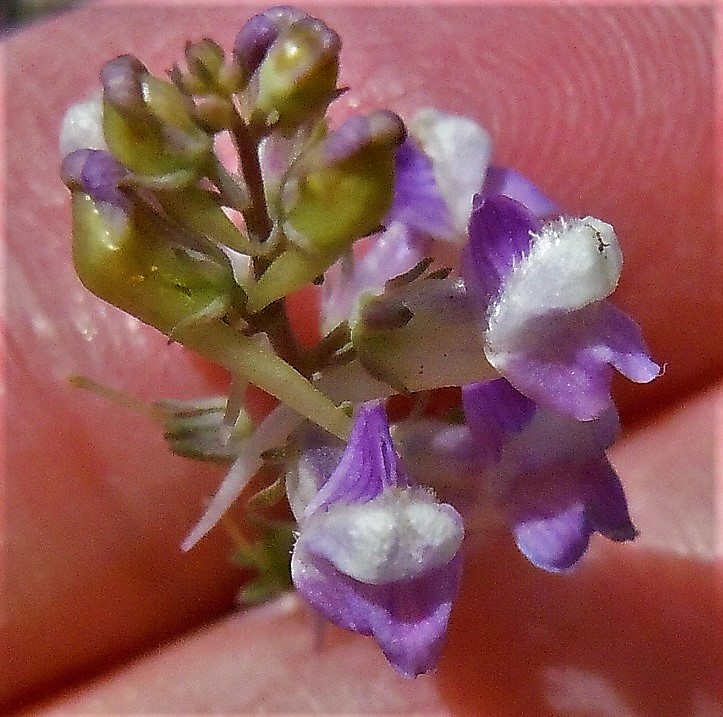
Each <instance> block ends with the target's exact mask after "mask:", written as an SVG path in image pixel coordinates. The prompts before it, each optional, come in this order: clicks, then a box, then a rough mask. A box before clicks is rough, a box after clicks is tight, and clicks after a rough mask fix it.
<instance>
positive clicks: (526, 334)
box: [463, 195, 660, 420]
mask: <svg viewBox="0 0 723 717" xmlns="http://www.w3.org/2000/svg"><path fill="white" fill-rule="evenodd" d="M621 266H622V255H621V253H620V249H619V246H618V243H617V239H616V237H615V233H614V232H613V229H612V227H611V226H610V225H609V224H605V223H604V222H601V221H600V220H599V219H593V218H591V217H586V218H584V219H565V218H563V219H560V220H558V221H553V222H548V223H546V224H543V223H542V221H541V220H540V219H539V218H538V217H537V216H536V215H535V214H533V213H532V212H531V211H529V210H528V209H527V208H525V207H524V206H523V205H522V204H520V203H519V202H516V201H514V200H512V199H510V198H508V197H506V196H502V195H496V196H492V197H489V198H485V197H483V196H481V195H478V196H477V197H476V198H475V202H474V207H473V210H472V216H471V219H470V226H469V245H468V247H467V248H466V250H465V253H464V256H463V275H464V279H465V284H466V286H467V289H468V291H469V292H470V294H471V295H472V297H473V298H474V300H475V301H476V302H477V304H478V305H479V307H480V310H481V313H482V330H483V331H484V333H485V343H486V350H485V353H486V356H487V359H488V360H489V362H490V363H491V364H492V365H493V366H494V367H495V368H496V369H497V370H498V371H499V372H500V373H501V374H502V375H503V376H504V377H505V378H507V379H508V380H509V381H510V383H512V384H513V385H514V386H515V388H517V389H518V390H519V391H520V392H521V393H523V394H525V396H528V397H529V398H531V399H533V400H534V401H536V402H537V403H539V404H541V405H545V406H549V407H551V408H554V409H556V410H558V411H561V412H563V413H566V414H568V415H571V416H573V417H575V418H578V419H581V420H589V419H592V418H596V417H598V416H600V415H601V414H602V413H603V412H604V411H605V410H606V409H607V408H608V407H609V406H610V405H611V399H610V382H611V379H612V374H613V368H615V369H617V370H618V371H620V372H621V373H622V374H624V375H625V376H627V377H628V378H630V379H631V380H633V381H636V382H640V383H644V382H647V381H651V380H652V379H653V378H655V377H656V376H657V375H658V374H659V373H660V368H659V366H658V365H657V364H655V363H654V362H653V361H652V360H651V359H650V357H649V356H648V352H647V350H646V348H645V346H644V344H643V341H642V338H641V335H640V330H639V329H638V327H637V325H636V324H635V322H634V321H633V320H632V319H631V318H630V317H628V316H627V315H626V314H624V313H623V312H622V311H620V310H619V309H617V308H615V307H614V306H612V305H611V304H610V303H608V302H607V301H605V298H606V297H607V296H608V295H609V294H610V293H612V291H613V290H614V289H615V287H616V285H617V281H618V277H619V275H620V269H621Z"/></svg>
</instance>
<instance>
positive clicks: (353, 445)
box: [304, 401, 409, 519]
mask: <svg viewBox="0 0 723 717" xmlns="http://www.w3.org/2000/svg"><path fill="white" fill-rule="evenodd" d="M407 485H409V479H408V478H407V475H406V473H405V472H404V469H403V467H402V465H401V463H400V461H399V458H398V457H397V454H396V453H395V451H394V445H393V444H392V437H391V435H390V434H389V423H388V422H387V416H386V412H385V410H384V405H383V404H382V403H381V402H379V401H370V402H369V403H364V404H362V405H361V406H359V407H358V408H357V412H356V418H355V421H354V428H353V429H352V432H351V436H350V437H349V443H348V444H347V447H346V450H345V451H344V454H343V455H342V457H341V460H340V461H339V465H338V466H337V467H336V470H335V471H334V473H333V474H332V475H331V477H330V478H329V480H328V481H327V482H326V484H325V485H324V486H323V488H322V489H321V490H320V491H319V492H318V494H317V495H316V498H315V499H314V500H313V501H311V503H309V505H307V507H306V510H305V511H304V515H305V518H307V519H308V518H309V517H310V516H312V515H313V514H314V513H315V512H317V511H319V510H324V509H325V508H327V507H328V506H330V505H332V504H334V503H339V502H341V503H357V502H361V503H365V502H367V501H370V500H372V499H373V498H376V497H377V496H378V495H380V494H381V493H382V491H383V490H384V489H385V488H389V487H405V486H407Z"/></svg>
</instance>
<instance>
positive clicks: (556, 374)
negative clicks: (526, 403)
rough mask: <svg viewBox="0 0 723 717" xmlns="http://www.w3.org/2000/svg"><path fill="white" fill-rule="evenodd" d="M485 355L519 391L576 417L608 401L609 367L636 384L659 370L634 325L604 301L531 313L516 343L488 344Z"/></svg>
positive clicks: (599, 408) (588, 415)
mask: <svg viewBox="0 0 723 717" xmlns="http://www.w3.org/2000/svg"><path fill="white" fill-rule="evenodd" d="M487 358H488V359H489V361H490V363H491V364H492V365H493V366H494V367H495V368H496V369H497V370H498V371H499V372H500V373H501V374H503V375H504V376H505V377H506V378H507V380H508V381H509V382H510V383H511V384H512V385H513V386H514V387H515V388H516V389H517V390H519V391H520V392H521V393H523V394H525V395H526V396H528V397H530V398H531V399H533V400H534V401H535V402H537V403H539V404H540V405H543V406H548V407H550V408H553V409H555V410H557V411H560V412H561V413H565V414H567V415H569V416H572V417H574V418H576V419H578V420H582V421H586V420H590V419H592V418H596V417H598V416H600V414H601V413H602V412H603V411H605V410H606V409H607V408H608V407H609V406H610V401H611V399H610V383H611V380H612V374H613V367H615V368H617V369H618V370H619V371H620V372H621V373H623V374H624V375H625V376H627V377H628V378H630V379H631V380H633V381H636V382H638V383H645V382H647V381H651V380H652V379H654V378H655V377H656V376H658V375H659V373H660V368H659V367H658V365H657V364H655V363H654V362H653V361H652V360H651V359H650V357H649V356H648V352H647V350H646V348H645V345H644V344H643V342H642V339H641V335H640V330H639V328H638V326H637V325H636V324H635V322H634V321H633V320H632V319H631V318H630V317H629V316H627V314H625V313H624V312H622V311H620V310H619V309H617V308H615V307H614V306H613V305H612V304H610V303H609V302H607V301H600V302H597V303H595V304H591V305H590V306H587V307H585V308H583V309H580V310H578V311H573V312H571V313H553V314H551V315H548V316H544V317H537V318H535V319H534V321H530V322H529V325H528V326H526V327H521V328H520V330H519V332H518V340H517V344H516V345H514V346H510V347H506V346H496V345H490V346H489V350H488V353H487Z"/></svg>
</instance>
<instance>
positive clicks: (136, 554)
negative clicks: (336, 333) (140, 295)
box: [0, 3, 723, 717]
mask: <svg viewBox="0 0 723 717" xmlns="http://www.w3.org/2000/svg"><path fill="white" fill-rule="evenodd" d="M130 4H131V3H122V5H123V6H122V7H121V6H119V3H114V5H112V6H105V7H89V8H86V9H82V10H80V11H77V12H75V13H73V14H70V15H67V16H64V17H61V18H58V19H56V20H54V21H52V22H49V23H45V24H41V25H38V26H36V27H33V28H30V29H28V30H26V31H24V32H22V33H20V34H19V35H17V36H15V37H12V38H10V39H9V40H8V41H7V42H6V46H5V49H6V50H7V54H6V56H7V58H8V63H7V64H8V72H7V73H6V74H5V75H4V79H5V81H6V98H7V125H6V126H7V132H8V136H9V138H10V141H9V142H8V143H6V144H5V145H4V147H5V151H6V152H7V163H6V166H7V167H8V168H9V172H8V173H7V175H6V176H7V193H6V197H7V206H6V207H5V208H4V211H5V213H6V217H7V226H8V230H9V231H8V250H7V254H6V260H7V266H8V271H7V272H6V286H7V307H8V311H7V312H6V313H5V316H7V317H8V319H7V322H6V326H5V332H4V333H5V338H4V341H5V348H4V351H5V354H6V359H7V360H6V367H7V369H6V377H7V381H8V386H9V392H8V393H7V394H6V395H7V396H9V400H8V401H7V402H6V405H5V411H6V414H7V417H8V423H7V425H8V431H7V436H8V443H7V456H8V459H7V461H8V462H7V465H8V467H9V471H8V474H9V476H10V480H9V482H8V488H7V492H6V495H7V498H8V510H7V512H6V515H7V521H6V525H7V531H6V536H7V537H6V544H7V549H6V553H5V556H6V566H7V570H8V576H9V579H8V580H7V581H6V582H5V585H4V587H5V588H6V590H7V596H6V599H7V601H8V602H7V605H8V608H9V612H8V613H7V615H8V619H6V620H5V621H3V622H1V623H0V644H2V645H3V646H7V648H9V650H10V654H11V656H12V661H13V662H12V666H11V668H10V669H7V670H3V671H2V673H0V702H5V701H12V702H14V703H15V704H18V703H19V702H20V701H25V702H29V701H33V700H37V699H41V698H42V699H49V698H51V697H52V694H53V691H54V690H57V689H59V688H60V687H70V688H72V691H71V693H70V694H69V695H68V694H66V695H65V696H64V697H62V698H59V700H60V701H59V702H56V703H55V706H56V707H57V708H58V709H63V710H64V711H66V712H70V713H77V712H81V711H92V712H96V713H102V712H105V711H111V710H113V711H117V712H121V713H123V712H131V711H136V712H149V711H161V710H162V711H179V712H181V711H185V712H191V711H198V710H201V711H206V712H210V711H214V712H241V713H243V712H248V711H252V710H254V709H257V708H259V707H261V706H262V707H263V709H264V710H266V711H274V710H278V711H290V710H294V711H301V712H309V711H322V710H323V711H326V712H332V713H333V712H349V711H352V712H354V711H374V710H376V711H387V712H389V711H405V710H406V711H416V712H429V711H433V712H435V713H436V714H460V713H473V714H480V715H486V714H489V715H504V716H505V717H516V716H517V715H522V714H535V715H542V716H543V717H544V716H546V715H548V714H549V715H552V714H560V713H561V712H560V711H562V713H566V711H567V713H574V714H585V713H586V712H585V708H584V707H580V704H581V700H584V699H589V700H591V701H592V704H594V705H595V706H596V709H597V710H602V712H601V711H597V712H595V714H621V713H625V709H628V711H630V712H632V713H635V714H638V713H640V714H655V715H662V716H668V715H670V716H671V717H672V716H673V715H683V714H685V715H688V714H696V712H695V710H696V709H698V710H699V712H698V713H699V714H716V713H719V712H720V710H721V704H723V699H722V697H721V694H720V687H718V686H717V683H716V680H715V679H714V675H715V674H716V669H715V668H716V665H717V664H718V663H717V662H716V660H715V651H716V650H717V649H721V647H723V645H722V644H721V636H720V631H719V630H715V629H712V626H713V625H715V624H716V623H715V619H716V615H713V612H712V611H713V610H714V609H717V608H714V606H712V605H711V597H712V594H713V590H714V587H715V585H716V582H718V585H719V586H720V583H719V581H718V578H717V576H716V569H715V562H714V557H713V556H714V554H715V548H716V546H715V540H714V526H713V517H714V510H713V499H714V488H713V483H712V481H713V480H714V476H713V468H712V465H713V462H712V460H711V455H712V451H713V446H714V439H716V438H720V435H717V436H714V435H713V431H714V415H715V414H714V412H715V409H716V396H717V395H719V394H716V393H715V392H714V391H713V389H712V388H710V387H712V386H713V384H714V383H715V380H716V378H717V376H718V373H719V367H720V365H721V360H722V359H723V340H721V339H722V338H723V336H722V335H721V330H720V324H719V322H718V324H716V323H715V321H714V319H713V317H715V316H717V315H719V312H720V303H721V296H720V288H719V287H720V280H719V278H720V276H719V267H716V266H714V261H713V260H712V258H713V257H715V255H716V254H715V247H716V246H717V244H716V240H717V235H716V232H715V225H714V218H715V214H714V210H715V207H714V204H713V197H712V191H713V189H712V188H713V186H714V183H715V179H716V172H718V173H719V172H720V168H719V167H717V166H716V165H715V163H714V162H715V160H714V157H715V153H714V151H713V144H714V138H715V136H716V134H718V135H719V134H720V128H721V125H720V123H718V125H716V124H715V119H716V117H715V114H714V109H713V99H712V98H713V95H714V93H713V91H712V90H713V79H712V61H713V58H712V53H713V29H714V23H713V21H712V16H711V13H709V12H706V11H705V10H685V9H682V8H681V9H677V10H673V11H670V12H668V11H659V10H647V9H640V10H634V9H627V10H623V9H610V10H602V9H601V10H591V9H581V10H578V9H576V8H574V7H566V8H547V9H545V8H542V9H539V8H538V9H525V10H517V9H513V8H499V7H491V8H489V9H483V8H478V7H459V8H456V9H442V8H439V9H437V8H424V9H416V10H414V9H404V10H402V9H380V10H372V9H367V10H366V11H359V10H355V9H353V8H339V7H330V8H328V10H327V9H324V11H323V12H319V14H320V15H323V17H324V18H325V19H326V20H327V21H328V22H329V24H330V25H331V26H332V27H334V28H335V29H337V30H338V31H339V33H340V34H341V36H342V37H343V38H344V39H345V51H344V54H343V68H344V69H343V78H342V81H343V82H344V83H345V84H348V85H350V86H351V87H352V88H353V89H352V91H351V92H350V93H349V94H348V95H347V96H346V98H343V99H341V100H340V101H339V102H338V103H337V104H338V107H337V108H336V109H335V110H334V117H335V118H336V119H337V120H338V119H342V118H344V117H346V116H348V115H349V114H350V112H351V111H352V110H351V109H350V107H351V106H356V104H357V103H358V106H359V108H361V109H369V110H371V109H375V108H377V107H380V106H388V107H389V108H390V109H393V110H395V111H397V112H399V113H401V114H402V115H403V116H406V117H410V116H411V115H412V114H413V112H414V110H415V109H416V108H418V107H421V106H424V105H436V106H438V107H440V108H443V109H447V110H452V111H458V112H460V113H465V114H469V115H472V116H474V117H476V118H477V119H478V120H480V121H481V122H482V123H483V124H484V125H485V126H486V127H487V128H488V129H489V130H490V131H491V133H492V135H493V138H494V142H495V152H496V155H495V160H496V161H497V162H498V163H500V164H508V165H514V166H515V167H517V168H518V169H519V170H521V171H523V172H525V173H526V174H528V175H529V176H530V177H531V178H533V179H534V180H535V181H537V182H538V183H539V185H540V186H541V187H542V189H543V190H545V191H546V192H547V193H548V194H549V195H550V196H552V197H553V198H554V199H555V200H557V201H558V202H559V203H560V204H561V205H562V206H565V207H567V208H568V209H569V210H570V211H571V212H573V213H575V212H583V213H590V214H593V215H595V216H599V217H601V218H603V219H605V220H607V221H610V222H611V223H612V224H613V225H614V226H615V227H616V229H617V231H618V235H619V237H620V239H621V244H622V247H623V250H624V252H625V259H626V266H625V271H624V273H623V283H622V286H621V288H620V290H619V292H618V293H617V295H616V300H617V302H618V303H619V305H621V306H623V307H624V308H625V309H626V310H628V311H630V313H631V314H632V315H633V316H635V317H636V318H637V319H638V320H639V321H640V323H641V325H642V327H643V330H644V333H645V336H646V337H647V339H648V342H649V345H650V347H651V349H652V353H653V356H654V357H655V358H656V359H658V360H660V361H665V362H667V364H668V369H667V372H666V374H665V376H664V377H663V378H661V379H659V380H658V381H656V382H654V383H653V384H650V385H649V386H635V385H631V384H624V383H622V382H621V383H619V384H618V386H617V389H618V391H617V397H618V399H619V405H620V407H621V412H622V415H623V417H624V419H626V421H627V424H628V425H630V424H632V423H635V424H636V425H638V426H639V425H640V424H643V423H645V425H644V427H642V428H641V427H638V428H637V429H635V430H632V431H630V432H629V433H628V435H627V436H626V437H625V439H624V440H623V441H622V442H621V444H620V445H619V446H618V447H616V448H615V450H614V451H613V454H612V458H613V462H614V463H615V465H616V467H617V469H618V472H619V473H620V475H621V476H622V478H623V482H624V483H625V484H626V486H627V487H628V490H629V496H630V503H631V513H632V514H633V519H634V521H635V522H636V524H637V526H638V528H640V530H641V532H642V537H641V539H640V540H639V541H638V543H636V544H635V545H634V546H632V547H631V546H629V545H625V546H617V545H612V544H609V543H606V542H604V541H602V540H596V541H594V544H593V548H592V550H591V554H590V555H589V557H588V558H587V559H586V561H584V564H583V565H582V567H581V568H580V569H579V570H578V571H577V572H576V573H574V574H573V576H569V577H562V578H561V577H559V576H549V575H545V574H543V573H541V572H539V571H536V570H534V569H533V568H531V567H529V566H528V565H527V564H526V563H525V562H524V560H523V559H522V558H520V557H519V556H518V555H517V554H516V552H515V550H514V549H513V548H511V547H510V541H509V538H505V537H504V536H496V535H495V536H491V537H490V538H489V540H488V541H487V542H484V543H483V547H482V548H479V549H478V551H477V552H476V553H475V554H474V555H469V556H468V568H467V571H466V575H465V581H464V587H463V591H462V596H461V599H460V602H459V605H458V606H457V608H456V609H455V612H454V614H453V619H452V626H451V631H450V638H449V643H448V647H447V649H446V651H445V653H444V656H443V659H442V663H441V666H440V669H439V671H438V673H437V674H436V675H432V676H428V677H425V678H421V679H419V680H417V681H415V682H408V681H404V680H402V679H401V678H398V677H397V676H396V675H394V673H393V672H392V671H391V670H390V669H389V668H388V666H387V665H386V664H385V663H384V660H383V657H382V656H381V655H380V654H379V653H378V651H377V650H376V648H375V647H374V646H373V645H372V644H371V642H370V641H369V640H367V639H363V638H359V637H357V636H352V635H348V634H346V633H340V632H338V631H336V630H332V631H330V634H329V637H328V638H327V642H325V643H324V646H323V648H322V649H321V650H320V651H314V650H313V649H312V643H313V624H312V623H311V622H310V621H308V620H307V618H306V615H305V613H304V611H303V610H302V609H301V608H300V607H299V606H298V605H297V604H296V603H295V602H294V601H293V600H292V601H291V602H289V601H287V602H285V603H283V604H280V605H276V606H272V607H267V608H264V609H262V610H259V611H252V612H249V613H246V614H244V615H239V614H232V615H226V613H227V612H228V610H229V608H230V606H231V604H232V601H233V594H234V591H235V588H236V586H237V584H238V582H239V578H240V576H239V575H238V574H237V573H236V572H235V571H234V570H233V569H231V568H229V566H228V564H227V556H228V551H229V548H230V542H229V541H228V539H227V538H226V536H225V535H224V534H223V531H221V530H216V531H215V532H214V533H213V534H212V535H211V536H209V537H208V538H206V539H205V540H204V541H203V542H202V543H201V544H200V545H199V546H198V548H196V549H195V550H194V551H193V552H191V553H190V554H187V555H184V554H182V553H180V552H179V550H178V544H179V543H180V541H181V539H182V538H183V536H184V535H185V534H186V532H187V531H188V529H189V528H190V526H191V525H192V523H193V522H194V520H195V519H196V517H197V516H198V515H199V511H200V510H201V506H202V503H203V500H204V499H205V498H206V497H207V496H208V495H209V494H210V492H211V491H212V490H213V488H214V487H215V485H216V481H217V480H218V478H219V476H220V474H221V473H220V471H219V470H216V469H212V468H209V467H206V466H201V465H198V464H196V463H191V462H189V461H184V460H182V459H180V458H176V457H174V456H172V455H170V454H169V453H168V452H167V451H166V450H165V448H164V446H163V442H162V439H161V437H160V434H159V431H158V430H157V429H156V428H155V427H154V426H152V425H150V424H149V423H148V422H147V421H146V420H145V419H143V418H141V417H137V416H135V415H133V414H132V413H129V412H128V411H127V410H124V409H122V408H119V407H115V406H112V405H109V404H107V403H105V402H103V401H102V400H100V399H97V398H94V397H92V396H89V395H86V394H84V393H80V392H78V391H76V390H74V389H71V388H70V387H69V386H68V384H67V377H68V376H69V375H72V374H75V373H82V374H84V375H87V376H90V377H92V378H95V379H98V380H101V381H105V382H107V383H109V384H111V385H113V386H116V387H118V388H121V389H123V390H126V391H129V392H131V393H133V394H134V395H139V396H141V397H143V398H145V399H148V400H152V399H154V398H157V397H171V396H199V395H205V394H208V393H212V392H213V390H214V386H217V385H218V384H219V377H218V375H217V373H216V372H214V371H212V370H210V369H209V368H208V367H206V366H205V365H203V364H201V363H200V362H199V361H198V360H197V359H196V358H195V357H193V356H190V355H189V354H187V353H186V352H184V351H183V350H182V349H181V348H180V347H178V346H166V342H165V340H164V338H163V337H161V336H159V335H158V334H157V333H156V332H154V331H153V330H151V329H148V328H147V327H144V326H140V325H139V324H137V323H136V322H134V321H132V320H130V319H128V318H127V317H125V316H124V315H122V314H121V313H120V312H118V311H116V310H114V309H112V308H109V307H107V306H106V305H104V304H103V303H102V302H100V301H98V300H96V299H95V298H93V297H92V296H90V295H89V294H88V293H87V292H86V291H85V290H84V289H83V287H82V286H81V285H80V283H79V282H78V281H77V279H76V278H75V277H74V274H73V270H72V266H71V263H70V259H69V221H70V215H69V203H68V197H67V192H66V191H65V189H64V188H63V187H62V185H61V184H60V182H59V180H58V179H57V178H56V170H57V167H58V164H59V157H58V155H57V140H56V137H57V132H58V127H59V123H60V119H61V117H62V114H63V111H64V109H65V107H66V106H67V105H68V104H70V103H72V102H74V101H76V100H78V99H80V98H82V97H83V96H84V95H85V94H86V93H87V92H89V91H90V90H91V89H92V88H93V87H95V86H97V81H96V78H97V74H98V71H99V69H100V67H101V65H102V63H103V61H104V60H105V59H108V58H110V57H113V56H115V55H117V54H120V53H122V52H132V53H134V54H136V55H137V56H138V57H139V58H141V59H142V60H143V61H144V62H145V63H146V64H147V65H149V66H150V67H151V68H152V69H153V70H155V71H157V72H160V71H162V70H164V69H166V68H168V67H169V66H170V65H171V63H172V61H173V60H175V59H178V58H180V56H181V54H182V49H183V43H184V41H185V39H186V38H189V37H190V38H193V39H197V38H201V37H204V36H211V37H214V38H215V39H216V40H217V41H219V42H220V43H221V44H222V45H223V46H225V47H230V46H231V42H232V40H233V36H234V35H235V32H236V31H237V29H238V27H239V26H240V25H241V23H242V22H243V20H244V19H245V17H247V15H248V14H249V13H247V12H244V11H240V10H239V9H238V8H235V9H234V8H231V7H229V8H224V9H218V8H211V9H208V10H206V9H202V8H200V7H199V5H198V3H193V4H192V6H190V7H189V8H188V9H182V8H178V7H140V6H139V7H125V5H130ZM362 12H363V13H366V14H361V13H362ZM61 63H62V65H61ZM400 68H401V69H400ZM309 318H310V317H309ZM706 387H709V388H708V390H707V392H705V393H702V394H699V395H697V397H694V398H692V399H691V398H690V397H691V396H692V394H694V393H696V392H698V391H699V390H702V389H705V388H706ZM653 414H658V416H657V418H656V419H655V420H652V416H653ZM212 620H217V622H216V623H215V624H214V625H212V626H210V627H208V628H205V629H204V630H202V631H201V632H199V633H195V634H193V635H190V636H189V635H184V634H185V631H187V630H188V629H189V628H191V627H194V626H197V625H199V624H201V623H203V622H206V621H212ZM174 637H178V638H179V641H178V642H177V643H175V644H174V645H173V646H171V647H168V648H164V649H162V650H161V651H160V652H155V654H154V655H153V656H152V657H150V658H146V659H143V660H141V661H139V662H136V663H134V664H133V665H128V664H127V660H128V659H129V658H130V657H132V656H134V655H137V654H139V653H140V652H141V651H142V650H148V649H152V650H155V648H156V646H157V645H158V644H159V643H160V642H161V641H163V640H167V639H170V638H174ZM7 648H6V649H7ZM124 664H125V666H123V665H124ZM114 666H120V671H119V672H116V673H115V674H114V675H113V676H110V677H109V676H102V673H103V672H105V671H107V670H109V669H110V668H111V667H114ZM99 675H100V677H98V676H99ZM89 676H95V677H96V681H93V682H84V680H86V679H87V678H88V677H89ZM370 685H373V689H370ZM716 701H717V702H716ZM555 704H557V705H558V709H557V710H555V709H553V705H555ZM621 705H623V706H622V707H621ZM626 705H627V706H628V707H627V708H626V707H625V706H626ZM716 705H717V707H716ZM706 706H707V709H708V712H706V711H705V709H706ZM38 709H40V708H38Z"/></svg>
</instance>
